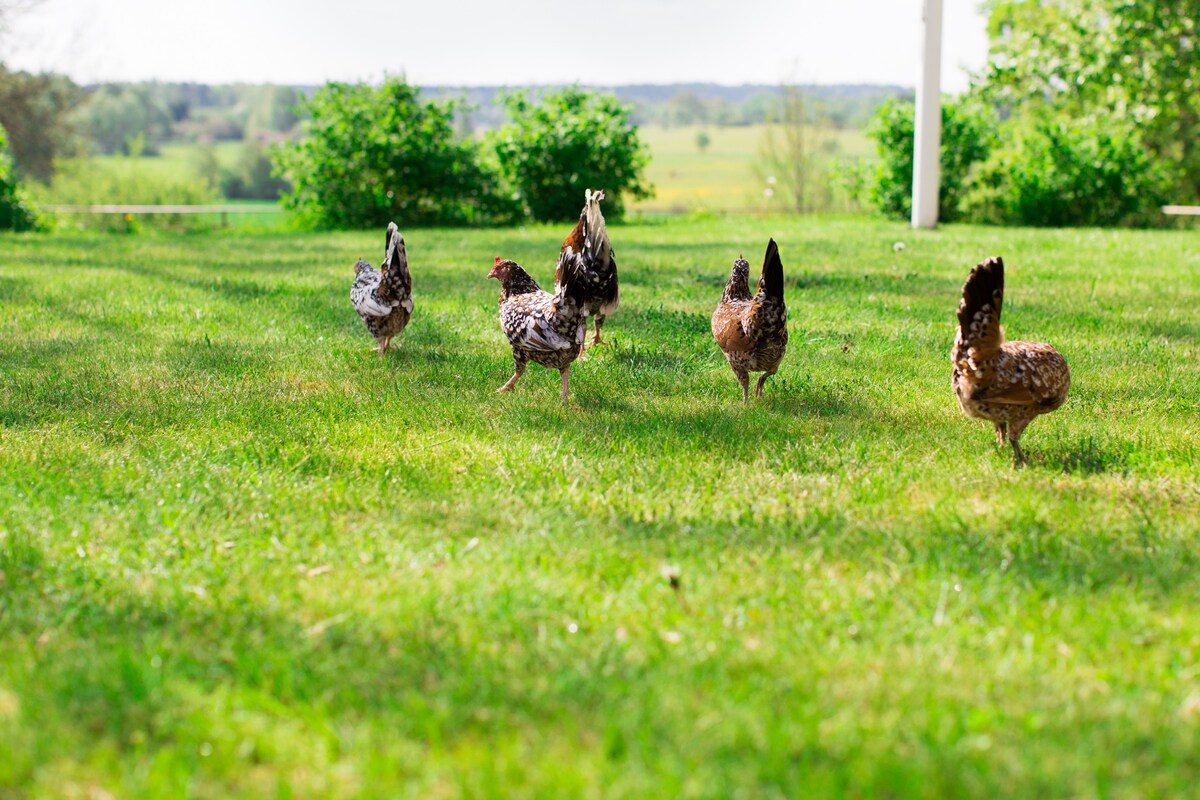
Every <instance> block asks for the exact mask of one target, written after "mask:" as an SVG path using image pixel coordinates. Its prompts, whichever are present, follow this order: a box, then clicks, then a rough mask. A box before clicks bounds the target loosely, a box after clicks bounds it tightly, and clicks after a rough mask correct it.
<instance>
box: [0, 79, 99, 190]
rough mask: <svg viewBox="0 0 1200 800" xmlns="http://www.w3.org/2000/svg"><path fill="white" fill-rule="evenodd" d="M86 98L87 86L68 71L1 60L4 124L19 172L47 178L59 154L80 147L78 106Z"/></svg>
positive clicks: (0, 117) (0, 121)
mask: <svg viewBox="0 0 1200 800" xmlns="http://www.w3.org/2000/svg"><path fill="white" fill-rule="evenodd" d="M82 99H83V92H82V90H81V89H80V88H79V87H78V86H76V85H75V84H74V83H72V82H71V80H70V79H69V78H66V77H65V76H62V75H53V74H41V75H33V74H30V73H28V72H13V71H10V70H9V69H7V68H6V67H4V66H3V65H0V125H3V126H4V127H5V128H6V129H7V130H8V145H9V149H10V151H11V153H12V158H13V162H14V167H15V170H16V174H17V175H19V176H20V177H22V178H34V179H37V180H40V181H47V180H49V179H50V177H51V176H52V175H53V174H54V160H55V159H56V158H62V157H64V156H69V155H73V154H75V153H76V152H78V150H79V149H80V140H79V135H78V125H77V123H76V121H75V119H74V117H73V114H72V112H73V111H74V110H75V108H76V107H77V106H78V105H79V103H80V102H81V101H82Z"/></svg>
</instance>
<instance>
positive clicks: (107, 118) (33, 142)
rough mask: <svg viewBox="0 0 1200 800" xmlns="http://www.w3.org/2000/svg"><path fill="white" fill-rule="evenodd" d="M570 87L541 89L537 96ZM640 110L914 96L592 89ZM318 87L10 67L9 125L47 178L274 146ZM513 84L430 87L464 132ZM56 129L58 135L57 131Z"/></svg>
mask: <svg viewBox="0 0 1200 800" xmlns="http://www.w3.org/2000/svg"><path fill="white" fill-rule="evenodd" d="M558 88H562V87H552V86H544V87H534V88H533V89H532V94H533V96H535V97H537V96H539V95H540V94H544V93H546V92H549V91H553V90H555V89H558ZM591 88H596V89H599V90H601V91H603V92H604V93H607V94H612V95H614V96H616V98H617V99H618V101H620V102H621V103H623V104H626V105H628V106H630V107H631V109H632V113H631V115H630V119H631V120H632V122H633V123H634V124H639V125H647V124H653V125H662V126H668V127H670V126H677V125H694V124H705V125H714V126H732V125H754V124H758V123H762V122H766V121H769V120H771V119H773V115H775V114H777V113H778V109H779V105H780V97H781V94H782V93H783V92H784V91H785V90H787V91H796V90H798V91H800V92H801V93H803V94H804V95H805V96H806V97H808V98H809V99H810V100H811V101H813V103H812V104H811V105H812V106H814V107H815V106H819V107H820V116H821V119H822V122H823V124H825V125H828V126H831V127H834V128H861V127H863V126H865V125H866V124H867V122H868V120H869V119H870V118H871V115H872V114H873V113H874V111H875V110H876V109H877V108H878V107H879V105H880V104H881V103H883V102H884V101H885V100H887V99H889V98H894V97H905V96H910V95H911V92H910V91H909V90H906V89H904V88H903V87H899V86H857V85H855V86H801V87H783V86H771V85H765V84H746V85H742V86H721V85H718V84H712V83H694V84H672V85H626V86H608V87H591ZM316 89H317V87H315V86H301V85H298V86H283V85H272V84H223V85H208V84H203V83H163V82H158V81H148V82H140V83H104V84H98V85H88V86H81V85H77V84H75V83H73V82H72V81H71V80H70V79H68V78H66V77H64V76H61V75H31V74H29V73H23V72H12V71H9V70H7V69H5V68H4V67H3V66H0V124H2V125H3V126H4V127H5V128H7V130H8V133H9V140H10V142H9V144H10V147H11V149H12V154H13V158H14V161H15V162H16V169H17V172H18V174H20V175H23V176H25V177H29V178H35V179H39V180H46V179H48V178H49V176H50V174H51V173H52V171H53V160H54V159H55V158H61V157H65V156H71V155H87V154H89V153H90V154H114V153H129V152H131V150H133V149H136V150H137V151H138V152H139V153H141V154H144V155H154V154H155V153H156V152H157V151H158V149H159V148H160V147H161V146H162V145H164V144H169V143H174V142H199V143H212V142H220V141H245V140H251V141H256V142H260V143H272V142H277V141H281V140H284V139H289V138H294V137H296V136H298V135H300V132H301V130H302V125H301V123H302V122H303V114H304V113H305V112H304V111H303V110H302V108H301V100H302V99H303V98H304V97H306V96H311V94H312V93H313V92H314V91H315V90H316ZM505 91H507V89H506V88H504V87H499V86H483V87H447V86H436V87H423V88H422V89H421V94H422V96H424V97H426V98H427V99H431V100H444V99H449V98H456V99H459V100H461V101H463V102H462V103H461V104H460V105H459V106H458V109H457V111H456V115H457V118H456V126H457V128H458V130H459V132H460V133H461V134H463V135H471V134H474V133H476V132H481V131H486V130H492V129H495V128H498V127H500V126H501V125H503V124H505V123H506V122H507V121H508V116H507V114H508V112H507V111H506V109H505V106H504V104H503V103H502V102H501V101H500V96H501V94H502V93H503V92H505ZM48 131H52V132H53V135H52V136H48V135H47V132H48Z"/></svg>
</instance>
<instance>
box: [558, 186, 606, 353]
mask: <svg viewBox="0 0 1200 800" xmlns="http://www.w3.org/2000/svg"><path fill="white" fill-rule="evenodd" d="M603 199H604V192H603V190H600V191H595V192H593V191H592V190H591V189H587V190H585V191H584V202H583V211H581V212H580V213H579V222H578V223H576V225H575V227H574V228H573V229H572V230H571V233H570V234H569V235H568V236H567V238H566V240H565V241H564V242H563V246H562V250H561V251H560V252H559V256H558V267H557V269H555V271H554V286H555V289H558V287H559V286H561V285H562V280H563V270H564V264H565V263H570V264H572V265H573V266H575V267H577V268H578V270H579V272H580V275H581V280H579V281H578V282H577V283H576V284H575V286H574V287H573V289H572V291H571V299H572V300H574V301H575V303H576V305H578V306H579V307H580V308H582V309H583V312H584V314H585V315H587V316H590V317H595V319H596V322H595V325H596V335H595V336H594V337H593V338H592V344H593V345H597V344H608V342H605V341H602V340H601V339H600V327H601V326H602V325H604V320H605V319H607V318H608V317H609V316H611V315H612V314H615V313H616V311H617V308H618V307H619V306H620V304H621V299H620V295H619V291H618V286H617V260H616V258H615V257H614V256H613V250H612V244H611V243H610V242H609V240H608V226H607V225H605V224H604V215H603V214H602V213H600V201H601V200H603Z"/></svg>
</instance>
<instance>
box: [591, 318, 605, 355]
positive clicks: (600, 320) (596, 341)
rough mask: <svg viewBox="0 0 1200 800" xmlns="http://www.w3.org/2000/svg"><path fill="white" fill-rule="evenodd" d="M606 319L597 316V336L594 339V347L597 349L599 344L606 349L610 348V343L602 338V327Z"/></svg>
mask: <svg viewBox="0 0 1200 800" xmlns="http://www.w3.org/2000/svg"><path fill="white" fill-rule="evenodd" d="M604 319H605V318H604V317H602V316H600V315H599V314H597V315H596V323H595V325H596V335H595V336H593V337H592V346H593V347H595V346H596V345H598V344H599V345H604V346H605V347H607V346H608V342H606V341H604V340H602V339H601V338H600V326H601V325H603V324H604Z"/></svg>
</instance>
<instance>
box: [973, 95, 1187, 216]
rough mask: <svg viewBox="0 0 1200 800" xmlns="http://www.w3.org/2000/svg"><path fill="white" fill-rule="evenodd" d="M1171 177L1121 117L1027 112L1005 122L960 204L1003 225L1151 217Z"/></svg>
mask: <svg viewBox="0 0 1200 800" xmlns="http://www.w3.org/2000/svg"><path fill="white" fill-rule="evenodd" d="M1172 177H1173V174H1172V170H1171V169H1170V168H1169V167H1168V166H1167V165H1166V164H1165V163H1164V162H1163V161H1162V160H1161V159H1157V158H1155V157H1154V155H1153V154H1152V153H1151V152H1150V151H1149V150H1148V149H1147V148H1146V146H1145V145H1144V143H1143V141H1142V137H1141V135H1140V133H1139V132H1138V130H1137V129H1136V127H1135V126H1133V125H1132V124H1131V123H1130V122H1129V121H1128V120H1124V119H1119V118H1118V119H1101V118H1098V117H1096V116H1089V117H1087V118H1084V119H1071V118H1064V117H1056V116H1034V117H1027V118H1023V119H1021V120H1018V121H1017V122H1015V123H1013V124H1011V125H1010V126H1009V129H1008V131H1007V132H1006V136H1005V142H1004V144H1003V146H1001V147H999V148H997V149H996V150H995V151H994V152H993V154H992V156H991V158H989V159H988V161H987V162H986V163H985V164H984V165H983V166H982V168H981V170H980V172H979V175H978V176H977V178H976V180H975V182H974V185H973V188H972V190H971V192H970V194H969V195H968V197H967V198H966V206H967V208H968V216H969V217H970V218H971V219H974V220H979V221H987V222H997V223H1002V224H1009V225H1033V226H1060V227H1061V226H1074V225H1106V226H1110V225H1145V224H1153V223H1154V222H1157V221H1159V219H1158V218H1159V216H1160V214H1159V206H1161V205H1162V204H1163V203H1164V202H1165V200H1166V198H1167V193H1168V192H1169V191H1170V187H1171V185H1172Z"/></svg>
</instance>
